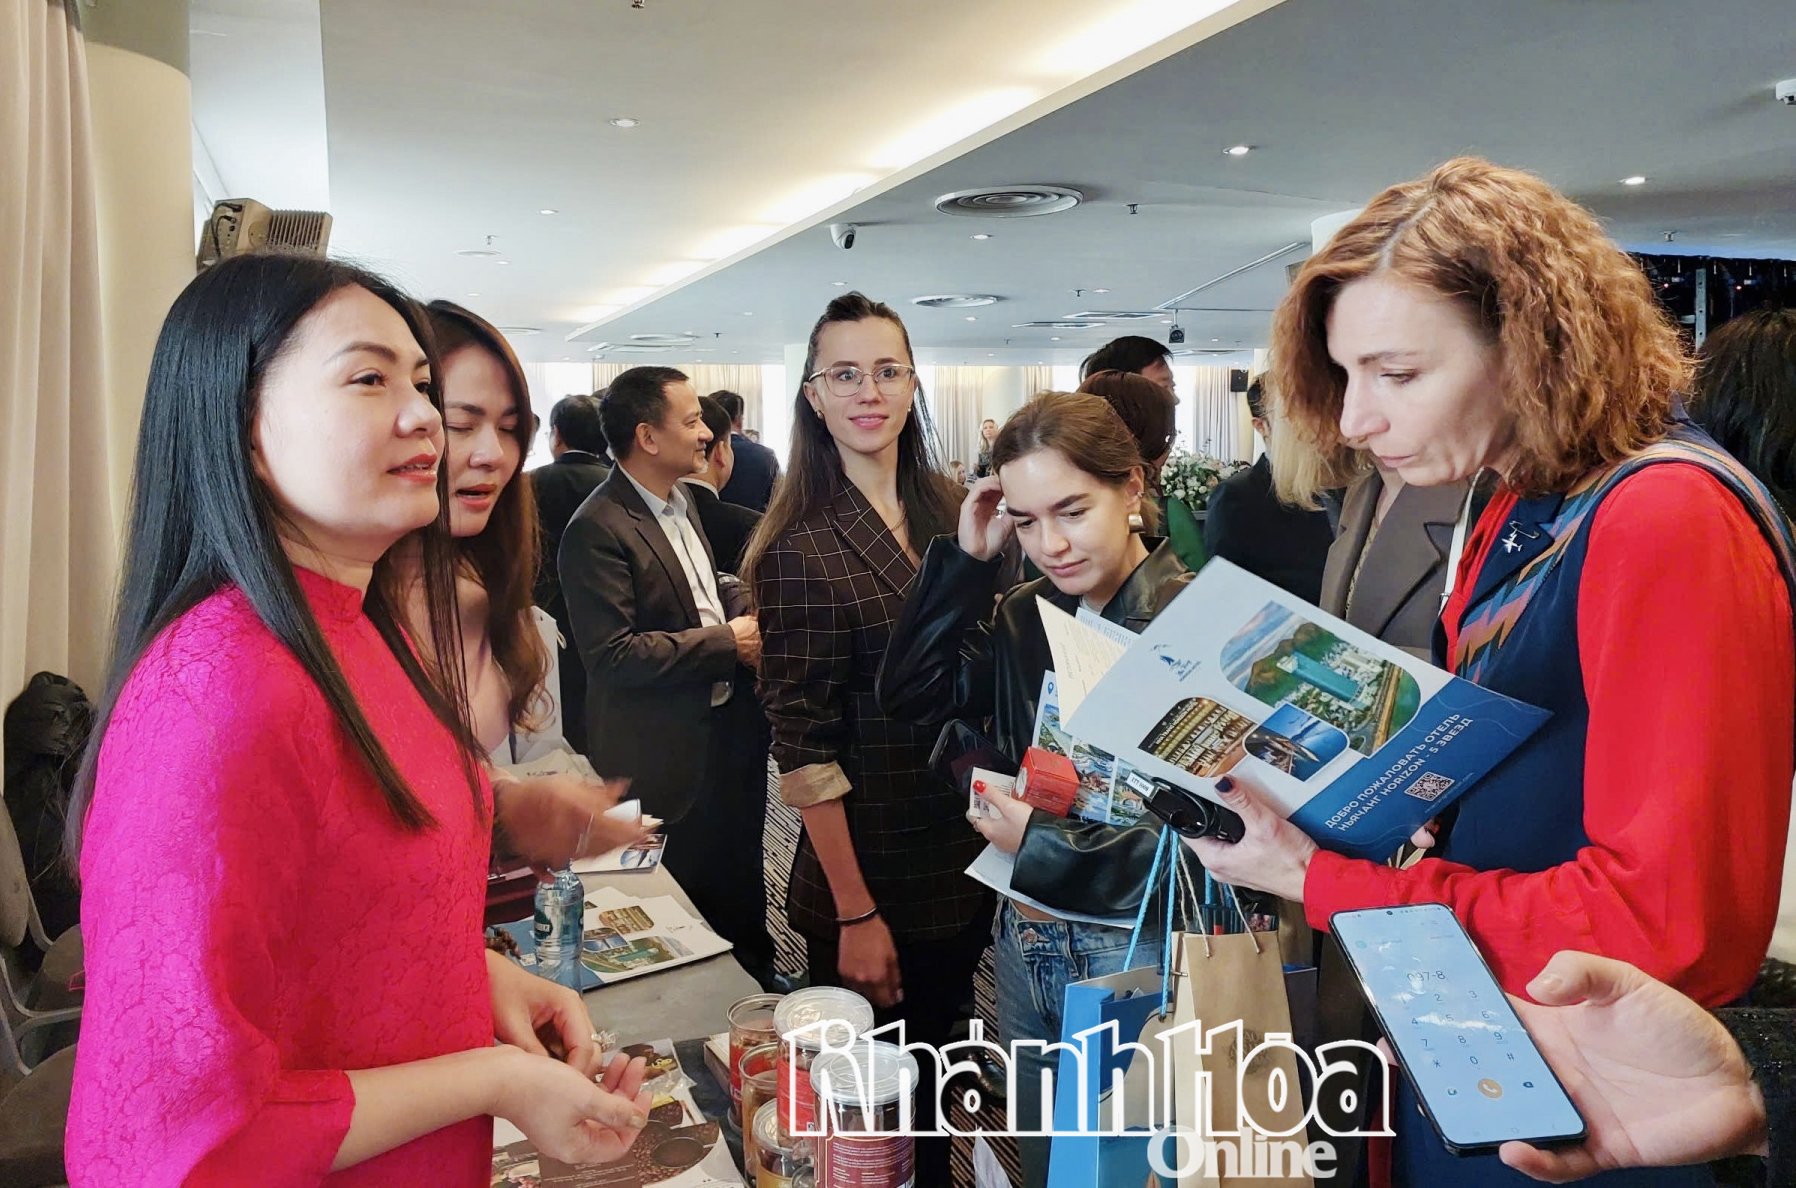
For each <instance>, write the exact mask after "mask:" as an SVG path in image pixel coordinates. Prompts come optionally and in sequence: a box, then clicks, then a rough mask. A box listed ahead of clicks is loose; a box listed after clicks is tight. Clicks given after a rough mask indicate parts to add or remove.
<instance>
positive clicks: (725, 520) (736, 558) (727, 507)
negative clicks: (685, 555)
mask: <svg viewBox="0 0 1796 1188" xmlns="http://www.w3.org/2000/svg"><path fill="white" fill-rule="evenodd" d="M698 403H699V408H700V409H702V410H703V413H704V418H705V428H707V429H709V430H710V431H711V444H710V445H708V446H706V447H705V469H703V470H701V471H700V472H699V473H697V474H689V475H687V476H686V477H685V478H683V479H681V480H680V481H681V482H683V483H685V484H686V486H687V491H686V494H687V495H689V496H691V498H692V505H693V506H694V507H695V508H697V509H698V522H699V523H700V524H702V525H703V526H704V529H705V539H706V540H708V541H710V542H711V555H712V556H713V557H715V558H716V559H717V569H718V571H719V572H720V573H738V572H739V571H740V568H741V565H742V553H743V551H744V550H745V549H747V548H748V538H749V537H750V536H753V535H754V531H755V525H757V524H759V523H760V522H761V513H760V512H758V511H752V510H750V509H749V508H746V507H741V506H739V505H737V504H734V503H725V502H724V501H723V499H722V498H720V497H719V495H718V492H720V491H722V490H723V488H724V487H726V486H728V485H729V481H730V472H731V471H732V470H733V469H734V468H735V460H736V451H735V449H734V448H732V446H731V444H730V414H729V413H728V412H726V411H725V410H724V407H723V405H721V404H719V403H718V402H717V401H715V400H713V399H711V398H710V397H709V396H701V397H699V401H698Z"/></svg>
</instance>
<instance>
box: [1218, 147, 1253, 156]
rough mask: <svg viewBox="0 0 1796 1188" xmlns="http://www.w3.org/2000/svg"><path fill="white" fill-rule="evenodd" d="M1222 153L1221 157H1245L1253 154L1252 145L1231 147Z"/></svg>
mask: <svg viewBox="0 0 1796 1188" xmlns="http://www.w3.org/2000/svg"><path fill="white" fill-rule="evenodd" d="M1222 152H1223V155H1225V156H1229V157H1245V156H1246V155H1247V154H1248V153H1251V152H1253V145H1251V144H1237V145H1232V146H1230V147H1229V148H1225V149H1223V150H1222Z"/></svg>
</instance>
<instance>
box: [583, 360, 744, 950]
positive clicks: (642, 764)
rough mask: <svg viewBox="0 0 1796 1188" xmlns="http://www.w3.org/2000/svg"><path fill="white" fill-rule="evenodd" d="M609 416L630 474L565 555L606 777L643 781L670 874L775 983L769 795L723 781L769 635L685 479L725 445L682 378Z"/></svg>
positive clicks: (589, 717)
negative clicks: (725, 573)
mask: <svg viewBox="0 0 1796 1188" xmlns="http://www.w3.org/2000/svg"><path fill="white" fill-rule="evenodd" d="M599 415H600V419H601V421H602V423H603V426H604V430H605V439H606V441H607V442H609V443H610V446H611V456H612V458H613V459H615V465H614V466H613V468H612V471H611V473H610V475H608V476H607V477H606V479H605V481H604V482H602V483H600V484H599V486H598V487H597V488H596V489H595V490H594V491H593V493H592V494H591V495H589V496H588V497H587V499H586V501H585V502H584V503H582V504H581V505H580V509H579V510H578V511H576V512H575V513H574V517H573V519H572V520H571V521H570V522H569V523H568V526H567V531H566V533H565V534H564V535H563V537H562V541H561V554H560V573H561V586H562V592H563V595H564V596H565V598H566V599H567V608H568V616H569V619H570V620H571V623H572V626H573V637H574V644H575V646H576V647H577V648H578V650H579V653H580V658H581V660H582V661H583V663H584V664H585V667H586V683H587V700H586V727H587V738H588V739H589V741H590V747H589V750H588V752H587V753H588V756H589V757H590V758H591V759H592V762H593V766H594V767H596V768H598V770H599V771H600V772H601V773H604V774H606V775H610V776H627V777H629V778H630V780H631V781H632V784H631V791H632V792H633V793H634V794H635V795H636V796H638V797H640V798H641V800H642V807H643V810H644V811H645V812H647V813H651V814H654V815H655V816H658V817H661V818H663V819H664V820H665V821H666V825H665V826H664V827H663V831H664V832H665V833H666V834H667V851H666V856H665V857H664V858H663V859H662V863H663V865H665V866H666V867H667V869H668V871H669V873H671V874H672V875H673V876H674V877H675V878H677V879H678V880H679V881H680V885H681V886H682V887H683V888H685V890H686V893H687V895H689V896H691V898H692V902H693V903H694V905H696V906H697V907H698V909H699V911H700V912H701V913H702V914H703V915H704V916H705V918H706V920H708V921H709V922H710V924H711V926H712V927H713V928H715V929H716V930H717V932H718V934H719V935H721V936H722V937H724V939H726V940H728V941H730V942H731V943H733V944H734V945H735V946H736V951H737V956H738V959H739V960H741V961H742V963H743V965H744V967H745V968H747V969H749V970H750V971H751V972H752V973H755V974H756V975H757V976H764V975H767V974H771V971H772V961H773V943H772V941H771V939H770V938H769V937H768V935H767V920H766V915H767V911H766V895H765V893H764V892H762V887H763V885H764V884H763V882H762V870H761V863H760V860H759V858H758V857H757V854H758V851H759V847H756V846H751V845H749V844H747V843H746V842H745V840H744V838H745V833H746V832H752V834H753V836H754V837H755V838H759V837H760V833H761V825H762V819H763V817H764V815H765V812H764V805H765V800H766V786H765V783H764V782H763V784H762V785H761V792H760V796H759V797H758V798H757V799H755V800H754V801H753V802H752V803H747V804H744V803H742V801H743V799H744V797H743V796H742V795H740V789H739V785H738V784H732V783H731V782H730V780H729V779H728V778H727V775H728V773H727V771H726V772H724V773H722V776H721V777H720V775H719V772H718V770H717V769H718V767H719V764H718V762H717V756H718V755H719V754H725V753H728V752H729V751H730V749H731V748H733V747H734V746H736V745H738V742H737V739H736V738H735V734H736V732H737V731H738V730H739V729H740V728H741V724H743V723H747V722H748V721H750V720H751V719H760V717H761V715H760V710H759V707H758V706H756V705H754V704H753V699H752V697H745V696H744V695H743V690H744V689H748V688H752V681H753V676H752V672H747V671H745V670H752V669H755V668H757V667H758V666H759V665H760V660H761V632H760V628H759V626H758V625H757V624H756V621H755V618H754V616H753V615H749V614H740V613H737V612H738V609H739V608H740V607H741V605H742V604H744V603H745V602H746V599H745V598H742V597H740V587H739V586H737V585H736V583H734V582H733V581H720V580H719V577H718V573H717V568H716V563H715V562H714V561H713V559H712V556H711V550H710V547H709V545H708V544H707V543H706V541H705V536H704V531H703V528H702V527H701V525H700V523H699V520H698V515H697V512H696V511H695V510H694V508H693V505H692V501H691V500H690V499H689V498H688V497H687V495H686V488H685V484H683V483H681V482H680V479H682V478H684V477H685V476H686V475H689V474H693V473H695V472H696V471H698V470H700V469H702V468H703V467H704V465H705V447H706V446H708V445H709V444H710V442H711V434H710V431H709V430H708V429H706V428H705V423H704V419H703V417H702V416H701V410H700V408H699V403H698V393H697V392H696V391H694V390H693V387H692V383H691V381H690V380H688V379H687V378H686V376H685V375H683V374H681V373H680V372H678V371H675V370H673V369H672V368H668V367H635V368H631V369H630V370H629V371H626V372H624V374H622V375H620V376H619V377H618V378H617V379H615V380H613V381H612V383H611V386H610V387H609V388H607V389H606V391H605V397H604V399H603V400H602V401H601V402H600V404H599ZM762 729H765V726H764V725H763V727H762ZM757 892H759V893H757Z"/></svg>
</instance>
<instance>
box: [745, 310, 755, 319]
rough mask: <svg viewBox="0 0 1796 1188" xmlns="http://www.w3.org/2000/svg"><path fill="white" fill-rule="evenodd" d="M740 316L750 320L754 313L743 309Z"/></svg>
mask: <svg viewBox="0 0 1796 1188" xmlns="http://www.w3.org/2000/svg"><path fill="white" fill-rule="evenodd" d="M742 316H743V317H745V318H752V317H754V316H755V311H754V310H752V309H745V310H743V311H742Z"/></svg>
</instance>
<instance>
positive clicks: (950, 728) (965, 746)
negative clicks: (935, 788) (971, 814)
mask: <svg viewBox="0 0 1796 1188" xmlns="http://www.w3.org/2000/svg"><path fill="white" fill-rule="evenodd" d="M975 768H984V769H985V770H987V771H994V772H997V773H998V774H1000V775H1007V776H1014V775H1016V773H1017V765H1016V761H1015V760H1013V759H1012V758H1011V757H1010V756H1008V755H1006V754H1005V753H1004V752H1003V751H1001V750H999V749H998V744H997V743H995V742H993V741H992V740H991V739H989V738H987V737H985V735H983V734H981V733H979V731H977V730H975V729H973V727H971V726H969V725H967V724H966V723H965V722H963V721H961V720H960V719H959V718H955V719H954V720H952V721H950V722H948V723H947V724H946V725H944V726H943V727H942V732H941V734H940V735H939V736H937V738H936V740H935V750H934V751H933V752H931V753H930V756H929V769H930V770H931V771H933V772H935V774H936V775H938V776H940V777H941V778H942V779H944V780H946V781H948V783H950V784H952V785H953V786H954V787H956V788H958V789H960V791H961V793H962V794H963V795H964V794H966V793H967V792H968V790H969V784H970V781H971V779H972V775H973V770H974V769H975Z"/></svg>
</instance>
